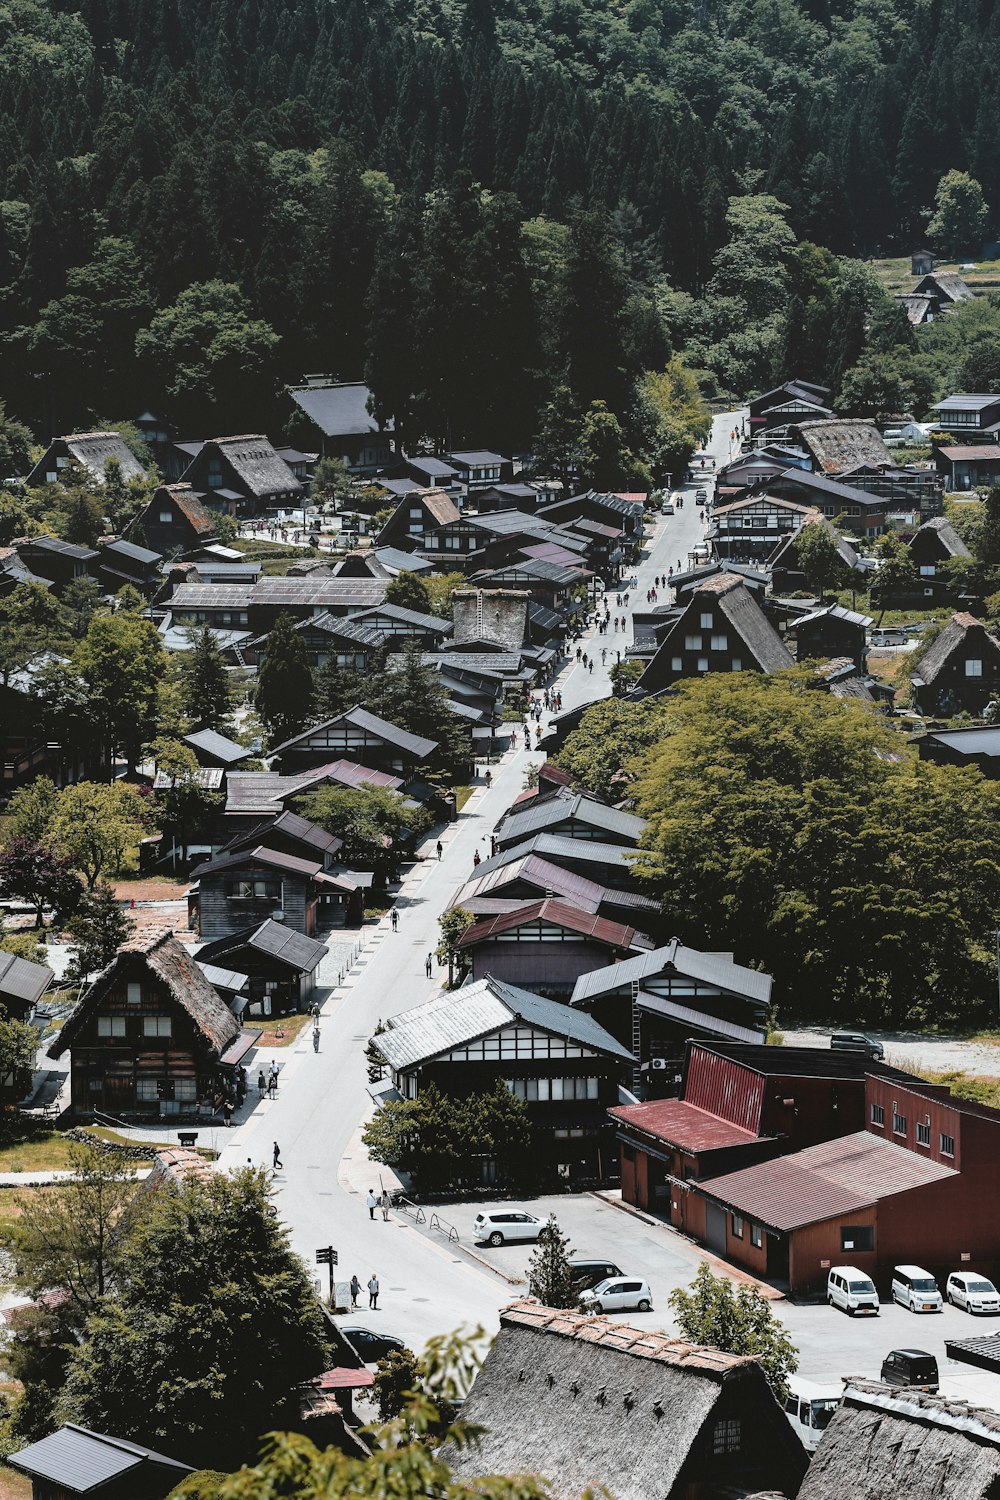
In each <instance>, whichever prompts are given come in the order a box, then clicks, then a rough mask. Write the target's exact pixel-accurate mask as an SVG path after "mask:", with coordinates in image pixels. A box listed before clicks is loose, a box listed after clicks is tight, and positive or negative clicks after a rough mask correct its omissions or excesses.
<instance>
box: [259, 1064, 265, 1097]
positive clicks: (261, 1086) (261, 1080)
mask: <svg viewBox="0 0 1000 1500" xmlns="http://www.w3.org/2000/svg"><path fill="white" fill-rule="evenodd" d="M266 1089H267V1079H266V1078H265V1077H264V1069H263V1068H261V1069H260V1072H259V1073H258V1074H257V1092H258V1094H259V1095H260V1097H261V1098H262V1099H263V1097H264V1093H265V1090H266Z"/></svg>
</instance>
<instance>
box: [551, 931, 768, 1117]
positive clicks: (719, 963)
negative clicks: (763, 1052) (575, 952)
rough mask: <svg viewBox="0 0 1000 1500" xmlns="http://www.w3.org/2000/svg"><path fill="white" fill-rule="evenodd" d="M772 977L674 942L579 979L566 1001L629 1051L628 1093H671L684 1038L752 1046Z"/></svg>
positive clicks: (764, 1013) (764, 1015)
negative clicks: (644, 1090)
mask: <svg viewBox="0 0 1000 1500" xmlns="http://www.w3.org/2000/svg"><path fill="white" fill-rule="evenodd" d="M771 983H772V981H771V976H770V974H764V973H762V972H761V971H760V970H759V969H748V968H744V967H743V965H741V964H737V963H735V962H734V961H733V958H732V955H731V954H728V953H700V952H699V951H698V950H697V949H696V948H689V947H687V946H686V945H685V944H684V943H681V942H680V941H679V940H678V939H677V938H672V939H671V940H670V942H669V943H667V944H666V945H665V946H664V947H662V948H656V949H654V950H653V951H652V952H649V953H641V954H639V955H638V957H636V958H629V959H625V960H624V961H623V962H621V963H617V964H611V965H609V966H608V967H606V968H603V969H594V970H593V971H592V972H591V973H589V974H583V975H581V976H580V978H579V979H578V980H577V982H576V985H575V986H574V989H573V995H572V999H571V1004H572V1005H574V1006H576V1007H579V1008H580V1009H582V1010H586V1011H587V1012H588V1013H589V1014H590V1015H592V1016H594V1018H595V1019H596V1020H598V1021H600V1023H601V1025H602V1026H605V1027H606V1028H607V1030H608V1031H610V1032H611V1034H612V1035H613V1036H616V1037H617V1038H618V1040H619V1041H620V1042H622V1043H623V1044H624V1045H626V1046H628V1047H630V1048H631V1049H632V1051H633V1056H634V1064H633V1075H632V1085H633V1089H635V1088H638V1087H640V1086H641V1085H643V1084H645V1086H646V1087H647V1088H648V1089H649V1090H650V1091H651V1092H653V1093H657V1094H664V1093H674V1092H676V1088H677V1084H678V1081H679V1079H680V1074H681V1059H682V1057H683V1055H684V1044H685V1042H686V1041H687V1039H688V1038H689V1037H695V1038H697V1039H704V1038H708V1039H711V1040H727V1041H734V1042H752V1043H757V1042H760V1041H762V1040H763V1029H762V1028H763V1025H764V1022H765V1020H766V1018H767V1011H768V1006H769V1005H770V999H771Z"/></svg>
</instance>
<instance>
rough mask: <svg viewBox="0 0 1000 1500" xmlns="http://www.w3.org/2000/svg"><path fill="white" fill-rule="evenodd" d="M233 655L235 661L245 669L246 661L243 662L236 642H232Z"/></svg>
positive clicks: (241, 653)
mask: <svg viewBox="0 0 1000 1500" xmlns="http://www.w3.org/2000/svg"><path fill="white" fill-rule="evenodd" d="M233 655H234V656H235V657H236V660H237V662H238V663H239V665H240V666H241V667H246V661H245V660H244V657H243V652H242V651H241V650H240V646H239V642H238V641H234V642H233Z"/></svg>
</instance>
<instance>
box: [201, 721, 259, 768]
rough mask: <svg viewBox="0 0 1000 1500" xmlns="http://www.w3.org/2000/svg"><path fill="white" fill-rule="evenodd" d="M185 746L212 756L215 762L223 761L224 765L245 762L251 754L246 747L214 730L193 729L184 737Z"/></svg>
mask: <svg viewBox="0 0 1000 1500" xmlns="http://www.w3.org/2000/svg"><path fill="white" fill-rule="evenodd" d="M184 743H185V745H190V746H191V748H192V750H203V751H204V752H205V754H206V755H214V756H215V758H216V760H221V761H224V762H225V764H226V765H234V764H235V763H236V761H238V760H246V759H247V757H248V756H250V755H252V754H253V751H252V750H248V749H247V747H246V745H238V744H237V743H236V741H235V740H231V739H229V738H228V736H226V735H224V734H219V733H218V731H217V730H215V729H195V730H194V731H193V732H192V733H191V734H186V735H185V736H184Z"/></svg>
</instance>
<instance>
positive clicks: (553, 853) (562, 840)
mask: <svg viewBox="0 0 1000 1500" xmlns="http://www.w3.org/2000/svg"><path fill="white" fill-rule="evenodd" d="M629 853H630V851H629V850H628V849H624V848H622V847H621V845H620V844H604V843H599V842H598V840H597V839H571V838H566V837H564V836H563V835H562V834H560V833H536V834H535V835H534V836H533V837H532V838H530V839H525V841H524V843H523V844H515V845H513V846H512V847H511V848H510V849H501V851H500V853H499V854H493V855H491V856H490V858H489V859H484V860H483V862H482V864H481V865H479V866H477V869H476V874H477V875H479V876H483V875H489V874H490V872H491V871H492V870H498V869H500V867H501V866H502V865H508V864H510V863H511V862H512V861H513V860H515V859H522V858H523V857H524V855H526V854H540V855H541V856H542V858H543V859H548V860H551V861H552V862H553V863H554V864H559V863H560V861H563V860H565V861H566V863H567V864H569V865H574V864H590V865H615V866H617V867H618V868H619V869H630V868H631V865H630V861H629V859H628V855H629Z"/></svg>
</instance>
